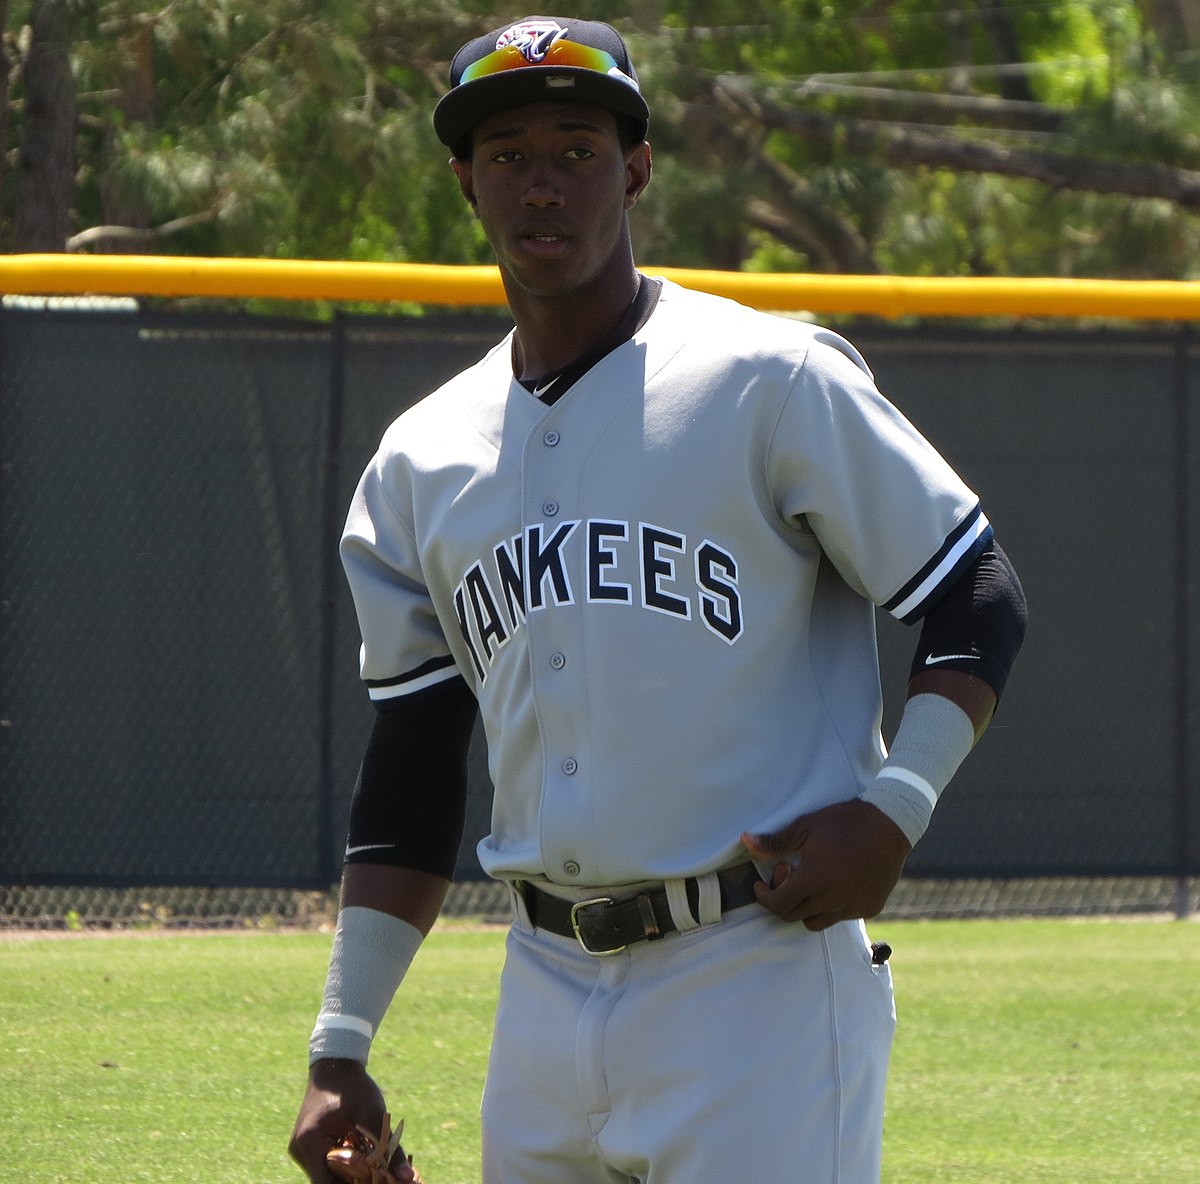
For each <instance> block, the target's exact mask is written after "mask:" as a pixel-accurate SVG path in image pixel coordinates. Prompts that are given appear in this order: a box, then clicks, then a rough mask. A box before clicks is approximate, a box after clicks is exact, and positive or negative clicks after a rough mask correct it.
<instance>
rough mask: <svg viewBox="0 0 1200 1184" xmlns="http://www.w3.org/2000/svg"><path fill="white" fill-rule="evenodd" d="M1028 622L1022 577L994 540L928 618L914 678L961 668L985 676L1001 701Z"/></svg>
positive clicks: (919, 644) (914, 658)
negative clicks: (925, 671) (1018, 575)
mask: <svg viewBox="0 0 1200 1184" xmlns="http://www.w3.org/2000/svg"><path fill="white" fill-rule="evenodd" d="M1027 618H1028V609H1027V606H1026V602H1025V593H1024V591H1023V590H1022V588H1021V583H1020V581H1019V580H1018V579H1017V573H1016V572H1015V571H1014V570H1013V565H1012V564H1011V563H1010V562H1009V559H1008V556H1007V555H1005V553H1004V552H1003V551H1002V550H1001V549H1000V544H999V543H997V542H996V541H995V539H993V540H992V541H991V543H989V544H988V546H987V547H986V548H985V549H984V550H983V551H982V552H981V553H980V555H979V558H978V559H976V560H975V562H974V563H973V564H971V566H970V567H968V568H967V569H966V570H965V571H964V572H963V574H962V575H961V576H960V577H959V578H958V579H957V580H956V581H955V582H954V583H953V584H951V585H950V587H949V588H948V589H947V590H946V593H945V595H944V596H942V598H941V599H940V600H939V601H938V602H937V603H936V604H935V605H934V606H933V607H932V608H931V609H930V610H929V611H928V612H927V613H926V614H925V617H924V620H923V623H922V625H921V636H920V639H919V641H918V642H917V652H916V653H915V654H914V655H913V662H912V669H911V671H910V677H911V676H912V675H916V674H919V673H921V672H922V671H924V670H962V671H965V672H966V673H967V674H974V675H977V676H978V677H979V678H982V679H983V680H984V681H985V682H986V683H988V684H989V685H990V686H991V688H992V690H994V691H995V692H996V697H997V698H1000V696H1002V695H1003V694H1004V686H1005V683H1006V682H1007V681H1008V675H1009V671H1010V670H1011V669H1012V665H1013V662H1014V661H1015V660H1016V656H1017V652H1018V651H1019V650H1020V648H1021V643H1022V642H1023V641H1024V639H1025V625H1026V621H1027Z"/></svg>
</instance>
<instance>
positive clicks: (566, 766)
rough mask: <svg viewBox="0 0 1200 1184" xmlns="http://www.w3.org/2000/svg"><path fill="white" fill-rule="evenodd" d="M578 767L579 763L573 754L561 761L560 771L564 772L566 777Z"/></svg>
mask: <svg viewBox="0 0 1200 1184" xmlns="http://www.w3.org/2000/svg"><path fill="white" fill-rule="evenodd" d="M578 769H579V764H578V762H577V761H576V760H575V758H574V757H573V756H569V757H567V759H566V760H565V761H563V763H562V771H563V772H564V773H566V775H567V776H568V777H570V776H571V775H572V774H574V773H575V772H576V771H577V770H578Z"/></svg>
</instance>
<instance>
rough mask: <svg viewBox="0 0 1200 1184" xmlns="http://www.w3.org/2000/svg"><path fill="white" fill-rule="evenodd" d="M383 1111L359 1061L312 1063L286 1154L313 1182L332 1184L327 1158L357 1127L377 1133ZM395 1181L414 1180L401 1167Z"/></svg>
mask: <svg viewBox="0 0 1200 1184" xmlns="http://www.w3.org/2000/svg"><path fill="white" fill-rule="evenodd" d="M385 1110H386V1107H385V1105H384V1100H383V1092H382V1091H381V1090H380V1088H379V1086H378V1085H376V1084H375V1082H374V1080H373V1079H372V1078H371V1077H370V1076H369V1075H368V1074H367V1071H366V1069H365V1068H364V1067H363V1066H362V1065H360V1064H359V1063H358V1062H357V1061H344V1060H333V1059H330V1060H320V1061H315V1062H314V1063H313V1066H312V1068H311V1069H310V1070H309V1074H308V1088H307V1089H306V1090H305V1092H304V1100H303V1101H302V1102H301V1103H300V1114H299V1115H298V1117H297V1118H296V1126H295V1129H294V1130H293V1131H292V1138H291V1141H290V1142H289V1143H288V1154H290V1155H291V1157H292V1158H293V1159H294V1160H295V1161H296V1162H297V1163H298V1164H299V1165H300V1167H301V1168H302V1169H303V1170H304V1173H305V1175H307V1176H308V1178H309V1180H310V1181H312V1184H336V1182H335V1180H334V1177H333V1175H332V1174H331V1173H330V1171H329V1168H328V1167H327V1166H326V1163H325V1156H326V1154H327V1153H328V1151H329V1150H330V1148H332V1147H334V1146H336V1145H337V1144H338V1143H339V1142H340V1141H341V1139H342V1137H343V1136H344V1135H345V1134H346V1133H347V1131H351V1130H353V1129H354V1128H355V1127H356V1126H363V1127H365V1128H366V1129H367V1130H369V1131H378V1130H379V1128H380V1124H381V1123H382V1122H383V1115H384V1112H385ZM398 1178H399V1179H401V1180H404V1181H408V1180H413V1179H415V1173H413V1171H412V1169H411V1168H410V1167H408V1165H407V1164H405V1165H403V1166H401V1167H399V1168H398Z"/></svg>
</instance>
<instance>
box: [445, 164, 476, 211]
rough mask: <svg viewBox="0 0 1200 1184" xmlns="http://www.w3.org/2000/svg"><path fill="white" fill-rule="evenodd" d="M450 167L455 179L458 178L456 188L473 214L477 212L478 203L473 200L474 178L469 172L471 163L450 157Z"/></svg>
mask: <svg viewBox="0 0 1200 1184" xmlns="http://www.w3.org/2000/svg"><path fill="white" fill-rule="evenodd" d="M450 167H451V168H452V169H453V170H454V175H455V177H457V178H458V187H459V189H461V190H462V195H463V197H465V198H466V199H467V205H469V206H470V207H471V209H472V211H473V212H474V213H478V212H479V202H478V201H477V200H476V199H475V178H474V175H473V173H472V172H471V162H470V161H469V160H463V159H461V158H460V157H457V156H455V157H452V158H451V160H450Z"/></svg>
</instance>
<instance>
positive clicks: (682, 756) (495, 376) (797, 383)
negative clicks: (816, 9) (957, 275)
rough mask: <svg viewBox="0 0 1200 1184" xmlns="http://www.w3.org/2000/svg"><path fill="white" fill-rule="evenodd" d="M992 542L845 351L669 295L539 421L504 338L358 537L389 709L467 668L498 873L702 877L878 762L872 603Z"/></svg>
mask: <svg viewBox="0 0 1200 1184" xmlns="http://www.w3.org/2000/svg"><path fill="white" fill-rule="evenodd" d="M989 537H990V527H989V526H988V523H987V520H986V518H985V517H984V516H983V514H982V511H981V510H980V507H979V502H978V498H977V497H976V495H975V494H974V493H973V492H972V491H971V490H970V489H969V488H968V487H967V486H966V485H965V484H964V483H963V481H962V480H961V479H960V478H959V477H958V476H957V475H956V474H955V472H954V471H953V470H952V469H951V468H950V467H949V465H948V464H947V463H946V462H945V461H944V460H943V459H942V457H941V456H940V455H939V454H938V453H937V451H936V450H935V449H934V448H933V447H932V446H931V445H930V444H929V443H928V442H927V441H926V440H925V439H924V438H923V437H922V436H921V435H920V434H919V433H918V432H917V431H916V430H915V429H914V428H913V427H912V426H911V425H910V424H909V423H908V421H907V420H906V419H905V418H904V417H903V416H902V415H901V414H900V413H899V412H898V411H897V410H896V409H895V408H894V407H893V406H892V405H891V404H890V403H889V402H888V401H887V400H886V399H884V398H883V396H882V395H881V394H880V393H879V391H878V390H877V389H876V387H875V384H874V381H873V379H872V377H871V374H870V372H869V370H868V369H867V366H866V364H865V362H864V361H863V359H862V358H861V357H860V356H859V354H858V353H857V351H856V350H855V349H854V348H853V347H852V346H851V345H850V344H848V343H847V342H846V341H844V340H843V339H842V338H841V337H839V336H838V335H836V334H834V333H832V332H830V331H828V330H825V329H821V328H817V327H814V326H811V325H808V324H805V323H802V322H797V321H792V320H786V319H783V318H780V317H775V316H770V315H767V314H763V313H759V312H756V311H753V310H750V309H747V308H744V307H742V306H740V305H738V304H735V303H733V302H731V301H727V300H723V299H719V298H716V297H713V296H709V295H705V294H700V293H695V292H690V291H687V290H685V289H683V288H680V287H678V286H675V285H673V284H670V283H666V284H664V287H663V292H662V296H661V298H660V300H659V302H658V306H657V308H656V309H655V311H654V313H653V315H652V316H651V317H650V319H649V321H648V322H647V323H646V324H645V325H644V326H643V327H642V329H640V330H639V331H638V332H637V333H636V334H635V336H634V337H633V338H632V339H631V340H630V341H628V342H626V343H625V344H624V345H622V346H620V347H618V348H617V349H616V350H614V351H613V352H612V353H610V354H609V355H608V356H607V357H605V358H604V359H603V360H601V361H600V362H599V363H597V364H596V365H595V366H594V367H593V368H592V369H591V370H590V371H588V372H587V373H586V374H585V375H584V376H583V377H582V378H581V379H579V380H578V382H577V383H576V384H575V385H574V386H573V387H572V388H571V389H570V391H569V392H568V393H567V394H566V395H565V396H564V397H563V398H561V399H560V400H558V401H557V402H556V403H555V404H553V405H552V406H547V405H546V404H545V403H543V402H542V401H540V400H539V399H538V398H536V397H535V396H534V395H533V394H531V393H530V392H529V391H527V390H526V389H525V388H524V387H522V386H521V385H520V384H519V383H517V382H516V381H514V378H513V373H512V364H511V342H510V341H509V340H508V339H506V340H504V341H502V342H501V343H500V344H499V345H498V346H497V347H496V348H495V349H493V350H492V351H491V352H490V353H489V354H488V355H487V356H486V357H484V358H483V359H482V360H481V361H480V362H479V363H478V364H477V365H475V366H473V367H471V368H470V369H468V370H466V371H464V372H463V373H461V374H460V375H458V376H457V377H456V378H454V379H452V380H451V381H450V382H448V383H447V384H446V385H445V386H443V387H442V388H441V389H439V390H438V391H436V392H434V393H433V394H431V395H430V396H428V397H427V398H425V399H424V400H422V401H421V402H419V403H418V404H416V405H415V406H413V407H412V408H410V409H409V410H408V411H406V412H405V413H404V414H403V415H401V416H400V417H399V419H397V420H396V422H395V423H394V424H393V425H392V426H391V427H390V428H389V430H388V431H387V433H386V435H385V436H384V438H383V441H382V444H381V446H380V448H379V451H378V452H377V454H376V456H375V457H374V459H373V460H372V462H371V464H370V465H369V466H368V468H367V470H366V472H365V473H364V475H363V478H362V480H361V482H360V484H359V487H358V490H357V492H356V494H355V497H354V502H353V505H352V507H351V510H350V514H349V518H348V521H347V524H346V530H345V535H344V537H343V541H342V557H343V562H344V565H345V569H346V572H347V575H348V578H349V581H350V585H351V588H352V591H353V595H354V600H355V605H356V609H357V613H358V618H359V624H360V627H361V630H362V637H363V646H362V655H361V673H362V677H363V678H364V679H365V680H366V682H367V684H368V687H369V688H370V693H371V695H372V696H373V697H374V698H377V699H382V698H389V697H393V696H399V695H406V694H411V693H413V692H415V691H418V690H420V689H422V688H424V687H428V686H431V685H433V684H436V683H437V682H439V681H441V680H444V679H448V678H453V677H456V676H458V675H461V676H462V677H463V678H465V679H466V680H467V682H468V683H469V685H470V686H471V687H472V688H473V689H474V691H475V694H476V696H477V698H478V701H479V706H480V713H481V718H482V721H483V725H484V728H485V731H486V736H487V740H488V747H489V761H490V771H491V776H492V779H493V782H494V785H495V789H496V795H495V804H494V807H493V817H492V831H491V834H490V835H489V836H488V837H487V838H485V839H484V840H483V842H482V843H481V844H480V848H479V858H480V862H481V864H482V866H483V868H484V870H485V871H486V872H488V873H489V874H491V875H493V876H496V877H498V878H523V877H529V876H545V877H547V878H549V879H550V880H553V881H556V882H558V883H562V884H564V885H571V886H577V887H584V886H602V885H620V884H629V883H632V882H637V881H642V880H647V879H670V878H674V877H680V876H688V875H696V874H701V873H704V872H708V871H711V870H713V869H715V868H718V867H722V866H725V865H726V864H728V863H730V862H731V861H733V860H734V859H736V858H738V856H739V855H741V856H743V857H744V851H742V849H741V847H740V844H739V842H738V836H739V835H740V834H741V832H743V831H752V832H757V833H769V832H772V831H774V830H777V829H778V828H780V827H782V826H784V825H785V824H787V823H788V822H790V821H791V820H792V819H793V818H795V817H797V816H798V815H799V814H802V813H804V812H806V811H809V810H814V809H818V808H820V807H822V806H825V805H828V804H830V803H832V802H835V801H841V800H844V799H846V798H850V797H853V796H855V795H856V794H858V793H859V792H860V791H861V790H862V789H863V788H864V787H865V786H866V785H867V783H868V782H869V781H870V780H871V778H872V777H873V775H874V773H875V772H876V770H877V769H878V767H879V765H880V763H881V761H882V758H883V742H882V738H881V735H880V721H881V715H882V695H881V691H880V685H879V669H878V659H877V653H876V636H875V620H874V606H875V605H881V606H885V607H886V608H887V609H888V610H889V611H891V612H893V613H894V614H895V615H896V616H898V617H900V618H903V619H906V620H911V619H915V618H916V617H917V616H919V615H921V613H922V612H923V611H924V608H925V607H926V606H927V605H928V604H929V603H931V602H932V601H933V600H934V599H935V598H936V597H937V595H938V594H939V592H940V590H941V589H943V588H944V587H945V586H947V585H948V583H949V582H951V581H952V580H953V579H954V578H955V577H956V576H957V575H958V573H959V572H961V570H962V569H963V567H964V566H965V565H966V564H967V563H969V562H970V561H971V559H972V558H973V557H974V556H975V555H976V554H977V553H978V551H979V549H980V547H981V546H982V545H983V544H984V543H985V542H986V541H987V539H988V538H989Z"/></svg>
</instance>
